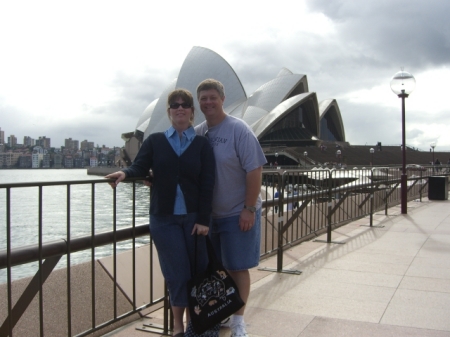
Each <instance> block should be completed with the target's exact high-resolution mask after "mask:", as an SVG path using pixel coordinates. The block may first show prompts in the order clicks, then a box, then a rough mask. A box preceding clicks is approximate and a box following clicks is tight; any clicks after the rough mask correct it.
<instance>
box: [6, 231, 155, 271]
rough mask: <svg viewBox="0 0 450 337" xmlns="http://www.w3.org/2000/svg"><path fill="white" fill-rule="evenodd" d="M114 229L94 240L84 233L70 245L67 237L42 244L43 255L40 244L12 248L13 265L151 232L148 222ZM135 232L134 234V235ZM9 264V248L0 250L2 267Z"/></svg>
mask: <svg viewBox="0 0 450 337" xmlns="http://www.w3.org/2000/svg"><path fill="white" fill-rule="evenodd" d="M115 233H116V234H114V231H107V232H102V233H96V234H95V236H94V239H93V240H92V236H91V235H84V236H78V237H73V238H71V239H70V245H69V244H68V243H67V241H66V240H65V239H58V240H54V241H50V242H46V243H43V244H42V256H40V255H39V245H38V244H36V245H28V246H23V247H18V248H14V249H11V267H14V266H18V265H21V264H25V263H30V262H36V261H38V260H39V259H40V258H42V259H46V258H49V257H55V256H63V255H65V254H67V253H68V252H69V251H70V252H71V253H75V252H79V251H83V250H86V249H91V248H94V247H95V248H96V247H101V246H104V245H108V244H112V243H114V241H115V242H121V241H126V240H130V239H132V238H133V237H139V236H144V235H146V234H148V233H149V227H148V224H145V225H139V226H136V227H134V228H133V227H126V228H120V229H117V230H116V232H115ZM133 234H134V235H133ZM7 266H8V260H7V250H2V251H0V269H3V268H6V267H7Z"/></svg>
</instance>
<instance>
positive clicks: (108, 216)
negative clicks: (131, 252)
mask: <svg viewBox="0 0 450 337" xmlns="http://www.w3.org/2000/svg"><path fill="white" fill-rule="evenodd" d="M80 180H82V181H84V180H86V182H88V181H94V180H102V177H98V176H92V175H87V172H86V169H70V170H69V169H60V170H52V169H49V170H40V169H39V170H37V169H30V170H0V185H1V184H11V183H32V182H50V181H52V182H53V181H58V182H59V181H80ZM93 186H94V187H93ZM10 191H11V192H10V201H11V202H10V223H11V245H12V249H14V248H18V247H22V246H27V245H37V244H38V242H39V232H40V231H41V233H42V238H43V242H44V243H45V242H49V241H54V240H60V239H67V235H68V233H67V228H68V223H69V224H70V236H71V238H74V237H77V236H84V235H90V234H91V232H92V226H93V230H94V231H95V233H100V232H105V231H111V230H113V190H112V188H111V187H110V186H109V185H108V184H107V183H95V184H91V183H86V184H75V185H70V189H69V190H68V188H67V186H66V185H61V186H44V187H43V188H42V222H41V223H42V226H41V228H40V227H39V222H40V221H39V219H40V215H39V189H38V187H18V188H11V190H10ZM132 196H133V190H132V184H131V183H121V184H120V185H119V186H118V187H117V192H116V205H117V213H116V225H117V228H121V227H128V226H131V225H132V220H133V213H132V202H133V197H132ZM92 199H93V200H94V205H95V207H94V212H92V206H91V205H92V202H91V201H92ZM68 201H69V202H68ZM67 205H69V207H68V206H67ZM148 209H149V189H148V188H147V187H146V186H144V185H143V184H142V183H137V184H136V213H135V224H136V225H142V224H147V223H148ZM92 219H94V222H93V221H92ZM6 228H7V192H6V188H4V187H3V188H2V187H0V250H5V249H6V247H7V246H6V244H7V242H6V240H7V235H6V234H7V232H6ZM136 241H137V247H139V246H141V245H143V244H147V243H148V242H149V238H148V237H143V238H138V239H137V240H136ZM131 247H132V246H131V242H123V243H119V244H118V251H119V252H120V251H124V250H128V249H130V248H131ZM111 253H112V246H103V247H99V248H97V249H96V250H95V258H96V259H97V258H101V257H103V256H108V255H111ZM90 259H91V252H90V251H83V252H78V253H74V254H72V255H71V264H76V263H81V262H85V261H88V260H90ZM63 267H67V261H66V259H65V258H62V259H61V261H60V262H59V264H58V266H57V268H63ZM36 271H37V263H30V264H26V265H23V266H18V267H14V268H13V269H12V279H13V280H14V279H19V278H23V277H27V276H32V275H34V274H35V273H36ZM4 282H6V269H1V270H0V283H4Z"/></svg>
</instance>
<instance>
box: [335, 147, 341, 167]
mask: <svg viewBox="0 0 450 337" xmlns="http://www.w3.org/2000/svg"><path fill="white" fill-rule="evenodd" d="M336 157H337V158H338V159H339V160H338V167H339V166H341V150H337V151H336Z"/></svg>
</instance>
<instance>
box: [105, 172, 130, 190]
mask: <svg viewBox="0 0 450 337" xmlns="http://www.w3.org/2000/svg"><path fill="white" fill-rule="evenodd" d="M105 178H106V179H115V181H110V182H109V183H108V184H109V185H110V186H111V187H112V188H116V187H117V185H119V183H120V182H121V181H122V180H124V179H125V178H126V175H125V172H123V171H117V172H114V173H111V174H108V175H107V176H105Z"/></svg>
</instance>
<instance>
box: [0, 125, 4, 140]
mask: <svg viewBox="0 0 450 337" xmlns="http://www.w3.org/2000/svg"><path fill="white" fill-rule="evenodd" d="M0 144H5V131H2V129H1V128H0Z"/></svg>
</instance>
